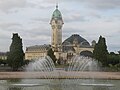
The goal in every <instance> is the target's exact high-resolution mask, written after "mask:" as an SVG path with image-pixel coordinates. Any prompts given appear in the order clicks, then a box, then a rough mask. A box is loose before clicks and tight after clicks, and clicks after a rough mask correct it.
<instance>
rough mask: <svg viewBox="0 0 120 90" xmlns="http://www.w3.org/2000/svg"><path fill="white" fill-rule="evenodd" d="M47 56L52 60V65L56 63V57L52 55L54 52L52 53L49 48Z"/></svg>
mask: <svg viewBox="0 0 120 90" xmlns="http://www.w3.org/2000/svg"><path fill="white" fill-rule="evenodd" d="M47 55H48V56H50V58H51V59H52V60H53V62H54V63H56V60H57V59H56V57H55V55H54V52H53V50H52V48H50V49H49V50H48V52H47Z"/></svg>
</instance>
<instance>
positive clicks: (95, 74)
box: [0, 70, 120, 80]
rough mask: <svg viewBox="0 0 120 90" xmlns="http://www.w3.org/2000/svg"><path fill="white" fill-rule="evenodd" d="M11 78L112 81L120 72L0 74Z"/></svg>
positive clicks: (1, 76)
mask: <svg viewBox="0 0 120 90" xmlns="http://www.w3.org/2000/svg"><path fill="white" fill-rule="evenodd" d="M13 78H16V79H17V78H18V79H21V78H31V79H33V78H38V79H50V78H51V79H74V78H76V79H82V78H86V79H89V78H95V79H114V80H120V72H80V71H79V72H75V71H72V72H66V71H62V70H57V71H54V72H0V79H13Z"/></svg>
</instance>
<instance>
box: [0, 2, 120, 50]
mask: <svg viewBox="0 0 120 90" xmlns="http://www.w3.org/2000/svg"><path fill="white" fill-rule="evenodd" d="M58 2H59V10H60V11H61V13H62V16H63V20H64V26H63V40H65V39H66V38H67V37H69V36H71V35H72V34H79V35H81V36H82V37H84V38H85V39H87V40H88V41H89V42H90V43H91V42H92V40H96V41H98V38H99V36H100V35H102V36H104V37H105V38H106V41H107V46H108V50H109V51H115V52H117V51H118V50H120V0H59V1H58ZM55 5H56V0H0V51H4V52H5V51H8V50H9V46H10V44H11V41H12V40H11V37H12V33H19V35H20V36H21V38H22V40H23V47H24V50H25V48H26V47H27V46H31V45H41V44H50V42H51V26H50V24H49V22H50V19H51V16H52V13H53V11H54V10H55Z"/></svg>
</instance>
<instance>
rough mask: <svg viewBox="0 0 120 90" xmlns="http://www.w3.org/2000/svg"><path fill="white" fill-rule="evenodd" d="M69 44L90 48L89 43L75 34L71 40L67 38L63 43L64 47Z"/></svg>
mask: <svg viewBox="0 0 120 90" xmlns="http://www.w3.org/2000/svg"><path fill="white" fill-rule="evenodd" d="M68 42H69V45H70V44H71V45H72V44H74V43H77V44H79V45H80V46H83V47H86V46H87V47H88V46H90V44H89V42H88V41H87V40H86V39H84V38H82V37H81V36H80V35H78V34H73V35H72V36H70V37H69V38H67V39H66V40H65V41H64V42H63V45H66V44H68Z"/></svg>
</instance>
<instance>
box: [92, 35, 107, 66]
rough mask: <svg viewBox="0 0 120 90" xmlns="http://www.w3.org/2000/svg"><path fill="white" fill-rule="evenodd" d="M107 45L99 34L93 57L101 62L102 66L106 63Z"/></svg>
mask: <svg viewBox="0 0 120 90" xmlns="http://www.w3.org/2000/svg"><path fill="white" fill-rule="evenodd" d="M107 55H108V50H107V45H106V40H105V38H104V37H102V36H100V37H99V40H98V43H97V44H96V45H95V47H94V51H93V57H94V58H95V59H97V60H98V61H99V62H101V63H102V65H103V66H105V65H106V64H107Z"/></svg>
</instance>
